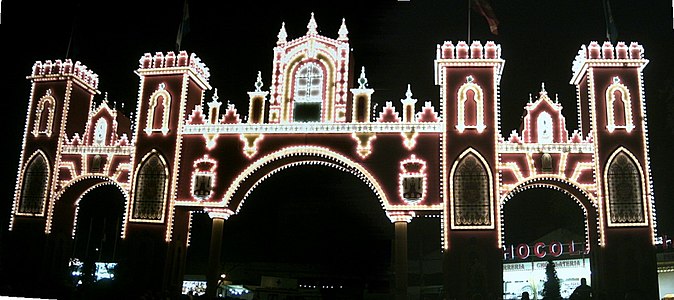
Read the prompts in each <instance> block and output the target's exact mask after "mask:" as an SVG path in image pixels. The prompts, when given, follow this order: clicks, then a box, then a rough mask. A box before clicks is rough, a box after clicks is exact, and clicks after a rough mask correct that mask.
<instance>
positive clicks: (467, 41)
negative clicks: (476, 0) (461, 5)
mask: <svg viewBox="0 0 674 300" xmlns="http://www.w3.org/2000/svg"><path fill="white" fill-rule="evenodd" d="M470 1H473V0H468V40H466V43H468V44H469V45H470Z"/></svg>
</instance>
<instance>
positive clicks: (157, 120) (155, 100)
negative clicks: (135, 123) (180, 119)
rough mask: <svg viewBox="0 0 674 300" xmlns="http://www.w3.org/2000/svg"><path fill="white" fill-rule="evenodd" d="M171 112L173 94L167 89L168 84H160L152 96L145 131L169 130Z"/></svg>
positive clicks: (164, 131) (162, 131) (165, 131)
mask: <svg viewBox="0 0 674 300" xmlns="http://www.w3.org/2000/svg"><path fill="white" fill-rule="evenodd" d="M170 114H171V95H170V94H169V92H168V91H167V90H166V84H164V83H161V84H159V88H158V89H157V90H156V91H154V93H153V94H152V96H150V100H149V105H148V110H147V123H146V124H145V133H147V134H151V133H152V132H161V133H163V134H166V133H167V132H168V131H169V116H170Z"/></svg>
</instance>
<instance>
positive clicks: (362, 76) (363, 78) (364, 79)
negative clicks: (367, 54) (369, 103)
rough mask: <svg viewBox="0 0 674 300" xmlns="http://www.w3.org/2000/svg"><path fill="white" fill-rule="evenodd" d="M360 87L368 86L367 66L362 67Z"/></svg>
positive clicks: (359, 79) (359, 80)
mask: <svg viewBox="0 0 674 300" xmlns="http://www.w3.org/2000/svg"><path fill="white" fill-rule="evenodd" d="M358 88H359V89H365V88H367V78H365V67H362V68H361V69H360V77H359V78H358Z"/></svg>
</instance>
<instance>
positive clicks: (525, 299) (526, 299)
mask: <svg viewBox="0 0 674 300" xmlns="http://www.w3.org/2000/svg"><path fill="white" fill-rule="evenodd" d="M521 299H522V300H529V292H522V298H521Z"/></svg>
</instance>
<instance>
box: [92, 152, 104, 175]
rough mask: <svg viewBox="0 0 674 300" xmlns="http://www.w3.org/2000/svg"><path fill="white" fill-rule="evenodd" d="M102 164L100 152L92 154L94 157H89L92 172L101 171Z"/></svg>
mask: <svg viewBox="0 0 674 300" xmlns="http://www.w3.org/2000/svg"><path fill="white" fill-rule="evenodd" d="M102 166H103V158H102V157H101V155H100V154H96V155H94V158H93V159H91V172H93V173H98V172H100V171H102V170H101V169H102Z"/></svg>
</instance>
